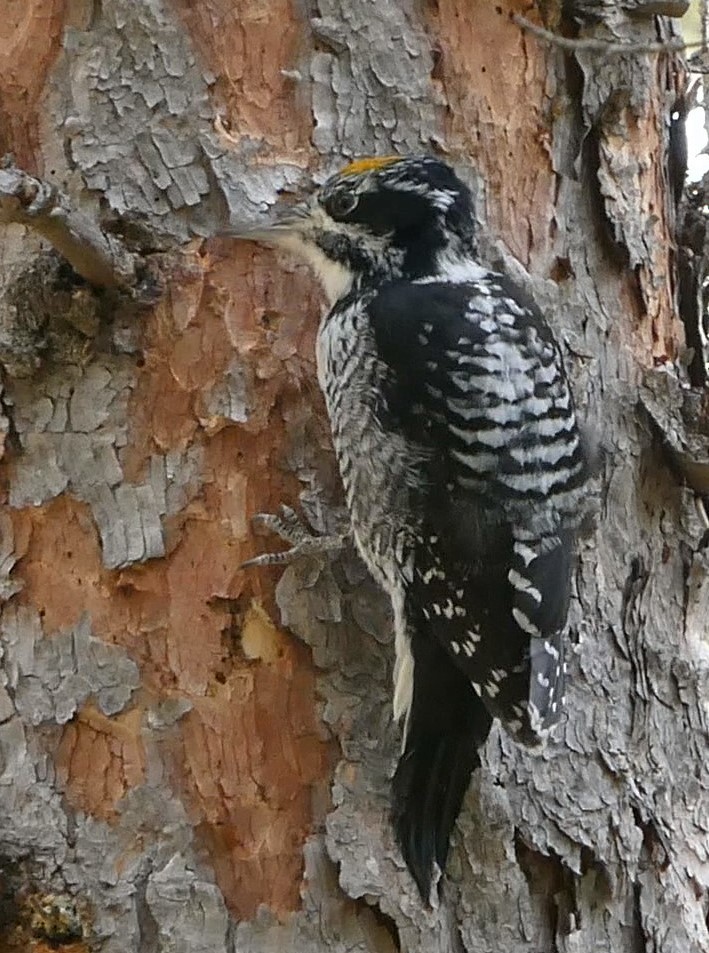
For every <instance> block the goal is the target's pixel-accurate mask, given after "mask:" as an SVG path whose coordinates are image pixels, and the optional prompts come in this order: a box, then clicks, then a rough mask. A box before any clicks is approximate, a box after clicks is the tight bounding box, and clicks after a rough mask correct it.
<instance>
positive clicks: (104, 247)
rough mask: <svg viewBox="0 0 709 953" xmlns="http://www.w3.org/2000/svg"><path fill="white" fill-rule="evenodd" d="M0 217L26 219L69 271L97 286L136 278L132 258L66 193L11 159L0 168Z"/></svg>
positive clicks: (23, 221) (126, 284) (118, 284)
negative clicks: (73, 202)
mask: <svg viewBox="0 0 709 953" xmlns="http://www.w3.org/2000/svg"><path fill="white" fill-rule="evenodd" d="M0 222H17V223H19V224H21V225H27V226H28V227H29V228H33V229H35V230H36V231H38V232H39V233H40V235H43V236H44V238H46V239H47V240H48V241H50V242H51V243H52V245H54V247H55V248H56V249H57V251H58V252H59V253H60V254H61V255H63V256H64V258H66V260H67V261H68V262H69V264H70V265H71V266H72V268H73V269H74V271H75V272H76V273H77V274H79V275H81V277H82V278H84V279H86V281H88V282H89V283H90V284H92V285H96V286H98V287H100V288H124V289H128V288H131V287H132V286H134V285H135V284H136V281H137V276H136V264H137V258H136V257H135V256H134V255H132V254H131V253H130V252H129V251H127V250H126V249H125V248H124V247H123V245H122V244H121V243H120V241H119V240H118V239H117V238H114V237H113V236H112V235H106V234H104V232H102V231H101V229H100V228H99V226H98V225H97V224H96V222H94V221H93V220H92V219H91V218H89V217H88V216H87V215H84V214H83V212H79V211H77V210H76V209H72V208H70V205H69V200H68V198H67V196H66V195H64V194H63V193H62V192H60V191H59V190H58V189H56V188H55V187H54V186H53V185H49V184H48V183H47V182H42V180H41V179H36V178H34V177H33V176H31V175H28V174H27V173H26V172H23V171H22V170H21V169H18V168H16V167H15V166H13V165H11V164H6V165H5V166H4V167H3V168H0Z"/></svg>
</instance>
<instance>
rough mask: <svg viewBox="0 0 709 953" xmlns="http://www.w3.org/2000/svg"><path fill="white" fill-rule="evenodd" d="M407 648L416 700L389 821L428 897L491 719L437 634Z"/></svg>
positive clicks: (399, 766)
mask: <svg viewBox="0 0 709 953" xmlns="http://www.w3.org/2000/svg"><path fill="white" fill-rule="evenodd" d="M412 651H413V655H414V686H413V700H412V704H411V712H410V714H409V720H408V733H407V737H406V744H405V747H404V752H403V754H402V756H401V758H400V759H399V764H398V766H397V769H396V773H395V774H394V780H393V785H392V793H393V798H392V805H393V806H392V823H393V826H394V831H395V833H396V839H397V842H398V844H399V847H400V849H401V853H402V855H403V857H404V860H405V861H406V865H407V866H408V868H409V870H410V871H411V874H412V876H413V878H414V880H415V881H416V884H417V886H418V888H419V891H420V893H421V897H422V898H423V900H424V902H428V901H429V899H430V892H431V880H432V876H433V864H434V862H436V863H437V864H438V867H439V868H440V870H441V871H443V870H444V869H445V864H446V858H447V856H448V847H449V841H450V835H451V831H452V829H453V825H454V823H455V820H456V818H457V816H458V814H459V812H460V807H461V804H462V802H463V797H464V796H465V792H466V790H467V788H468V783H469V781H470V775H471V773H472V772H473V770H474V769H475V768H476V767H477V766H478V765H479V764H480V760H479V757H478V748H479V746H480V745H481V744H482V743H483V742H484V741H485V739H486V737H487V735H488V732H489V730H490V724H491V721H492V719H491V717H490V715H489V714H488V712H487V710H486V709H485V708H484V706H483V704H482V702H481V701H480V700H479V699H478V697H477V695H476V694H475V692H474V691H473V689H472V688H471V686H470V683H469V682H468V680H467V679H466V678H465V676H464V675H462V674H461V673H460V672H459V671H458V669H457V668H456V666H455V665H454V664H453V662H452V661H451V660H450V658H449V657H448V655H447V654H446V653H445V651H444V650H443V649H442V648H441V647H440V645H439V644H438V643H437V642H436V641H435V640H434V639H431V638H430V636H428V638H426V637H416V636H414V640H413V643H412Z"/></svg>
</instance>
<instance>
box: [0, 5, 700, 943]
mask: <svg viewBox="0 0 709 953" xmlns="http://www.w3.org/2000/svg"><path fill="white" fill-rule="evenodd" d="M6 6H7V8H8V9H7V10H6V12H5V17H4V22H3V24H2V25H1V26H0V66H1V68H0V120H1V122H0V143H1V144H2V148H3V149H4V150H5V151H11V152H12V153H13V154H14V162H15V167H16V168H18V169H20V170H22V171H24V172H27V173H29V174H30V175H31V176H33V177H36V179H37V180H39V181H40V184H41V182H45V183H49V184H53V185H56V186H57V187H58V188H59V189H60V191H61V193H62V196H63V198H62V199H61V201H62V202H64V203H65V204H68V206H69V207H70V209H71V212H70V213H67V214H68V218H67V219H66V221H67V222H69V225H67V227H66V228H65V227H64V225H62V224H61V223H62V221H64V219H61V216H60V219H59V226H57V222H56V216H55V217H54V218H52V216H51V215H49V214H45V215H44V218H43V219H42V215H43V214H44V213H41V212H40V219H42V221H43V222H44V227H43V228H40V227H39V226H37V227H36V228H33V227H31V226H32V224H33V221H30V219H31V216H32V215H35V214H36V208H35V209H33V208H30V207H28V202H29V201H30V199H31V198H32V197H33V196H35V195H36V194H39V193H38V189H39V191H40V192H41V189H40V188H39V186H38V185H37V183H36V181H35V180H34V179H33V180H31V181H30V180H28V179H26V178H20V179H18V180H16V181H18V182H20V185H19V186H18V189H19V191H16V192H15V193H13V195H12V197H11V201H10V200H8V201H9V205H8V206H7V207H6V210H5V219H6V221H10V220H13V222H14V223H12V224H7V225H6V226H5V228H4V241H3V252H2V258H1V259H0V261H1V265H2V268H1V272H0V278H1V285H2V295H3V306H2V311H1V313H0V357H1V358H2V362H3V366H4V369H5V375H4V397H3V404H2V409H3V416H2V425H3V433H4V452H5V455H4V461H3V464H2V467H3V486H4V489H5V494H6V507H5V508H4V511H3V513H2V515H1V517H0V518H1V519H2V526H1V529H2V537H1V538H2V545H1V548H2V552H1V556H0V594H2V597H3V599H4V604H3V607H2V618H1V621H0V625H1V628H0V659H1V664H2V669H1V670H0V949H2V950H8V951H11V950H23V951H24V950H27V949H34V950H36V951H42V953H44V951H48V950H50V949H56V948H57V945H58V944H59V945H61V944H63V945H65V948H66V949H67V950H72V951H75V953H79V951H88V950H94V951H101V953H133V951H136V953H168V951H169V953H182V951H190V953H198V951H205V953H206V951H209V953H266V951H275V950H279V951H280V950H292V951H303V953H305V951H307V953H324V951H336V953H345V951H347V953H353V951H359V953H365V951H366V953H375V951H376V953H392V951H395V950H404V951H408V953H419V951H420V953H431V951H456V953H460V951H463V950H465V951H470V953H485V951H491V953H500V951H502V950H504V951H505V953H517V951H520V953H521V951H530V953H531V951H533V953H552V951H555V953H577V951H578V953H587V951H591V950H604V951H607V950H610V951H614V953H620V951H628V953H640V951H656V953H660V951H661V953H673V951H677V953H695V951H709V932H708V928H707V911H708V909H709V773H708V768H707V765H708V764H709V759H708V758H707V718H708V709H707V701H706V699H707V697H708V696H707V691H708V689H709V685H708V682H709V678H708V677H707V673H708V672H709V645H708V639H707V622H706V618H707V613H708V612H709V582H707V578H708V577H707V568H709V558H708V556H707V553H708V552H709V550H707V548H706V546H707V539H708V538H709V537H708V535H707V520H706V515H705V513H704V509H703V505H702V493H706V492H707V489H708V487H709V481H708V480H707V455H706V448H705V442H706V441H705V440H704V441H702V440H701V439H700V437H699V436H698V435H697V433H695V432H694V431H701V429H702V428H704V432H706V429H707V413H706V406H707V405H706V401H705V400H704V391H703V390H702V389H701V386H700V385H703V378H702V379H701V380H699V379H695V380H694V381H693V382H692V383H694V384H695V385H696V386H695V388H694V389H687V388H685V389H682V388H681V386H680V385H681V384H682V385H683V384H685V383H686V382H685V372H684V370H683V367H684V366H685V365H686V363H687V361H686V355H685V353H684V351H683V346H684V340H685V331H684V328H683V325H682V323H681V322H680V320H679V318H678V305H677V280H676V275H677V267H676V260H675V258H676V256H675V248H676V245H675V238H674V234H675V223H674V206H673V194H672V193H673V187H674V185H675V184H676V182H677V176H678V173H677V171H676V163H675V162H674V160H673V158H672V157H673V156H674V155H675V153H676V150H675V151H673V150H672V149H671V148H670V146H671V139H672V142H675V141H676V137H674V138H673V137H672V136H671V135H670V133H671V131H672V124H671V121H670V116H671V113H672V111H673V110H674V109H676V108H678V107H677V105H676V103H677V101H678V97H680V96H681V93H682V91H683V86H684V72H683V67H682V64H681V60H680V59H679V58H678V56H677V54H675V53H673V52H670V51H665V52H661V53H657V52H643V51H635V52H629V53H625V54H624V55H622V56H620V55H615V54H613V55H606V56H604V55H600V54H599V53H598V52H594V51H592V50H590V49H588V48H582V47H578V48H576V49H573V50H563V49H561V48H560V47H559V46H556V45H554V44H552V43H549V42H548V41H546V40H545V39H543V38H541V37H539V36H537V35H533V34H530V33H529V32H527V31H525V30H524V29H523V28H522V27H521V26H520V25H519V23H517V22H515V21H514V20H513V19H512V14H514V13H517V14H521V13H524V12H525V11H526V10H527V7H526V6H525V5H523V4H521V3H519V2H514V0H500V3H499V4H492V3H489V2H487V0H431V2H422V0H388V2H375V0H342V2H337V0H318V3H316V4H310V5H309V6H308V7H307V9H306V5H303V4H291V3H288V2H286V0H277V2H270V3H265V2H261V0H205V2H203V3H199V4H197V3H190V2H189V0H104V2H103V3H92V2H91V0H67V2H62V0H52V2H48V0H10V2H9V3H8V4H7V5H6ZM539 6H540V8H541V10H542V11H543V15H542V14H540V13H538V12H537V13H535V12H534V11H527V12H528V15H529V16H530V17H531V18H532V19H534V22H535V23H537V24H540V25H541V24H542V23H544V25H545V26H546V28H547V29H549V30H550V31H552V32H555V33H559V34H562V35H564V36H575V35H577V34H578V35H579V36H582V37H585V38H587V39H607V40H610V41H613V42H631V41H632V42H634V43H636V44H637V43H640V44H647V43H650V44H652V43H656V42H657V40H658V37H659V38H660V39H662V38H665V39H667V38H668V37H671V35H672V31H671V26H670V23H669V21H667V20H665V19H662V17H660V16H658V14H662V13H669V14H677V13H679V12H681V8H682V6H683V4H682V3H681V2H677V3H674V4H672V3H669V2H668V3H658V2H654V3H639V2H637V0H636V2H632V3H630V2H629V3H627V4H625V5H623V4H616V3H612V4H611V3H603V2H600V0H594V2H593V3H591V2H589V0H585V2H583V3H579V4H578V5H577V6H576V8H575V9H576V18H574V15H573V10H572V9H571V7H572V5H564V11H565V16H564V17H562V15H561V10H560V7H561V5H560V4H557V3H554V2H551V3H544V4H540V5H539ZM631 14H632V16H631ZM431 149H433V150H435V151H437V152H439V153H441V154H443V155H444V156H446V157H447V158H448V159H449V160H450V161H451V162H453V163H454V164H455V165H456V167H457V168H458V170H459V171H460V173H461V175H462V176H463V177H465V178H466V179H467V180H468V181H469V182H470V183H471V185H472V186H473V187H474V191H475V195H476V202H477V209H478V217H479V219H480V222H481V249H482V251H481V254H483V255H484V256H485V257H486V258H487V259H488V260H494V259H496V258H498V257H500V256H501V255H503V252H502V247H505V248H506V249H507V250H508V251H509V252H511V254H512V255H513V256H514V257H515V258H516V259H518V260H519V262H521V264H522V265H523V266H524V268H525V269H526V270H527V271H528V272H529V273H530V274H531V276H532V277H531V278H525V277H524V274H523V273H521V276H522V278H523V280H525V281H526V283H527V285H528V286H529V288H531V289H532V290H533V292H534V293H535V295H536V297H537V299H538V300H539V302H540V304H541V305H542V306H543V307H544V308H545V310H546V311H547V312H548V313H549V315H550V323H551V324H552V325H553V327H554V328H555V330H556V333H557V336H558V339H559V341H560V343H561V345H562V349H563V350H564V353H565V360H566V364H567V368H568V370H569V373H570V375H571V378H572V383H573V386H574V392H575V395H576V399H577V403H578V405H579V410H580V414H581V416H582V417H583V418H584V419H585V420H586V421H587V428H588V430H589V433H590V434H591V438H590V439H591V441H592V442H593V441H595V443H596V444H597V445H598V452H597V457H598V465H597V476H596V478H595V484H594V494H595V496H596V497H597V505H596V509H597V517H596V520H595V525H594V526H593V527H592V528H591V529H590V531H589V535H588V536H587V538H586V539H585V540H584V541H583V542H582V545H581V549H580V553H579V565H578V575H577V597H576V599H575V601H574V605H573V607H572V615H571V635H570V638H571V640H572V641H573V642H574V645H575V652H574V653H572V656H571V673H572V679H573V681H572V687H571V690H570V692H569V699H568V719H567V721H566V722H565V724H564V726H563V729H562V731H561V732H560V736H559V739H558V740H557V742H556V743H553V744H550V745H548V746H547V747H546V749H545V750H544V752H543V753H542V754H536V755H535V754H533V753H530V752H528V751H526V750H522V749H520V748H517V747H516V746H515V745H514V744H513V743H512V742H511V741H510V740H509V739H508V738H507V737H506V736H505V735H504V734H503V733H502V732H501V731H500V730H498V729H497V728H493V733H492V736H491V738H490V740H489V742H488V744H487V746H486V748H485V751H484V759H483V767H482V768H481V769H480V770H479V771H477V772H476V773H475V775H474V777H473V781H472V784H471V788H470V791H469V793H468V796H467V799H466V803H465V807H464V810H463V812H462V815H461V818H460V821H459V824H458V827H457V833H456V836H455V838H454V845H453V849H452V851H451V855H450V859H449V863H448V871H447V876H446V879H445V885H444V890H443V899H442V901H441V904H440V905H439V907H438V908H436V909H434V910H429V909H426V908H424V907H423V906H422V904H421V902H420V899H419V898H418V895H417V893H416V889H415V887H414V884H413V882H412V880H411V878H410V876H409V874H408V872H407V871H406V869H405V868H404V865H403V862H402V860H401V857H400V855H399V853H398V851H397V849H396V848H395V845H394V843H393V838H392V833H391V830H390V827H389V822H388V797H389V780H390V777H391V773H392V768H393V763H394V759H395V757H396V752H397V750H398V745H399V733H398V729H397V728H396V727H395V726H393V725H392V724H391V665H392V656H393V645H392V639H391V631H390V619H389V611H388V606H387V604H386V600H385V599H384V597H383V596H382V595H381V594H379V593H378V592H377V591H376V589H375V587H374V585H373V583H372V582H371V581H370V580H369V579H368V578H367V576H366V574H365V571H364V570H363V568H362V566H361V564H360V563H359V562H358V561H357V559H356V558H355V556H354V555H353V554H352V553H345V555H344V556H343V557H342V558H341V559H337V560H326V559H322V560H321V559H309V560H301V561H300V562H297V563H294V564H293V565H292V566H290V567H289V568H287V569H286V571H285V572H284V573H283V574H282V575H281V574H280V572H279V571H277V570H274V569H250V570H242V569H240V568H239V566H240V563H241V562H242V561H243V560H244V559H247V558H249V557H250V556H252V555H254V554H255V553H257V552H259V551H262V550H264V549H268V548H269V547H270V546H271V545H272V542H273V541H272V540H269V539H267V538H255V537H254V534H253V533H252V530H251V524H250V517H251V515H252V514H254V513H256V512H259V511H274V510H276V509H277V507H278V505H279V504H280V503H282V502H287V503H291V504H295V505H297V506H299V507H300V509H301V510H302V512H304V513H305V514H306V516H307V517H308V519H309V521H310V522H311V523H312V525H313V526H314V528H315V529H317V530H319V531H323V530H326V529H328V528H329V527H331V525H332V522H333V520H334V519H335V518H336V517H337V515H338V505H339V502H340V497H339V484H338V481H337V478H336V475H335V468H334V465H333V459H332V453H331V449H330V446H329V436H328V430H327V422H326V420H325V418H324V410H323V404H322V400H321V397H320V394H319V392H318V389H317V385H316V383H315V372H314V336H315V330H316V326H317V321H318V314H319V310H320V307H321V303H320V301H319V296H318V293H317V290H316V288H315V284H314V281H313V279H312V278H311V277H310V276H309V275H308V274H307V273H306V272H305V271H304V270H302V269H301V268H299V267H297V268H296V267H295V266H294V265H292V264H289V263H287V262H283V261H282V260H279V259H277V258H276V256H275V255H274V254H273V253H271V252H268V251H265V250H263V251H262V250H254V249H253V248H251V247H242V246H241V245H239V244H237V243H235V242H233V241H229V240H226V239H214V238H211V239H210V238H209V236H210V235H214V234H215V233H216V232H217V231H218V230H219V228H220V227H223V226H224V225H225V224H226V223H227V222H228V221H229V219H232V220H234V219H239V220H244V219H254V218H257V217H258V215H259V214H261V213H262V212H263V211H264V210H265V208H266V207H267V205H268V204H270V203H271V202H272V201H273V200H274V199H275V197H276V193H277V192H278V191H279V190H285V191H297V190H298V189H300V188H305V187H311V186H312V182H313V180H315V181H316V182H318V181H321V180H322V177H323V176H324V175H325V174H328V173H330V172H332V171H334V170H335V169H337V168H338V167H339V166H340V165H342V164H343V163H344V162H345V161H346V160H347V159H349V158H350V157H351V156H353V155H362V154H378V155H384V154H388V153H393V152H396V153H400V152H421V151H426V150H431ZM15 167H13V168H15ZM13 174H14V173H13ZM9 175H10V172H8V176H9ZM3 181H9V179H5V180H0V192H1V191H2V182H3ZM28 182H29V183H30V184H29V185H28ZM32 182H35V184H34V185H33V184H32ZM28 189H29V191H30V192H31V195H29V198H28ZM23 190H24V191H23ZM48 201H50V203H51V202H55V201H58V199H57V198H56V196H54V198H52V199H49V200H48ZM18 202H19V204H20V205H21V206H22V209H23V210H22V212H21V213H19V212H18V211H17V203H18ZM13 203H15V204H13ZM23 203H24V204H23ZM10 205H11V206H12V208H13V209H14V211H12V210H11V211H7V208H9V206H10ZM2 207H3V206H2V205H1V204H0V209H1V208H2ZM51 207H53V206H51ZM1 214H2V211H0V215H1ZM81 216H83V218H81ZM28 222H29V225H28ZM77 222H78V223H79V224H78V225H77ZM82 223H83V224H82ZM87 223H89V225H91V228H94V225H95V224H98V223H100V224H101V230H100V231H101V235H100V236H99V238H97V239H96V241H97V245H96V248H98V246H99V244H101V242H103V244H102V245H101V249H102V250H101V249H99V251H100V253H101V254H102V255H104V257H103V258H102V259H101V262H102V263H103V265H105V264H106V262H107V261H108V265H107V268H108V277H107V278H106V280H103V279H102V280H99V281H96V280H94V279H95V275H96V274H97V272H96V270H95V268H94V269H92V267H90V264H91V262H94V263H95V255H94V252H95V251H96V249H94V250H93V252H91V251H90V250H89V252H87V253H86V254H84V244H85V236H86V235H87V234H89V232H91V228H89V227H88V226H87ZM92 223H93V224H92ZM50 226H51V227H50ZM69 226H71V227H69ZM57 227H59V228H60V230H61V229H62V228H64V232H65V237H66V235H67V234H69V232H71V235H72V236H73V238H74V239H76V240H75V241H74V242H73V244H72V246H71V247H72V248H73V250H74V251H73V253H72V252H70V251H68V250H67V249H68V245H67V242H64V243H62V241H60V240H57V239H56V234H57ZM52 229H53V230H52ZM94 230H95V231H97V232H98V231H99V230H98V229H94ZM77 235H78V236H79V237H78V238H76V236H77ZM41 236H45V238H42V237H41ZM47 236H48V237H49V238H50V239H51V240H52V241H53V242H55V244H56V245H57V248H58V249H59V251H60V252H61V254H59V252H58V251H56V250H52V249H51V248H50V246H49V245H48V244H47V242H46V240H45V239H46V237H47ZM94 237H95V236H94ZM86 241H87V242H88V243H89V244H90V242H91V241H93V239H90V240H89V239H86ZM496 242H501V243H502V246H500V245H499V244H496ZM87 247H88V246H87ZM119 247H120V249H121V250H122V251H121V253H120V254H121V256H122V257H121V261H122V262H124V263H125V262H129V265H127V266H126V269H127V270H126V269H122V268H121V269H118V268H116V270H115V271H116V275H117V276H118V277H117V278H116V281H115V282H113V280H112V277H111V275H112V272H111V269H112V267H113V265H112V264H111V263H112V262H113V261H114V259H113V256H114V253H115V254H118V252H117V251H116V249H118V248H119ZM62 256H66V257H68V259H69V261H70V262H71V265H72V266H73V268H72V267H70V266H69V265H68V264H67V263H66V262H65V261H64V260H63V257H62ZM92 256H93V257H92ZM503 257H504V256H503ZM88 259H90V260H91V261H90V262H88V263H87V260H88ZM130 263H132V264H130ZM134 266H135V267H134ZM119 272H120V274H119ZM101 274H102V275H105V274H106V271H105V270H104V271H101ZM81 276H83V278H82V277H81ZM86 278H89V279H90V282H89V281H86V280H84V279H86ZM685 312H686V313H687V314H688V315H689V317H688V320H690V321H691V320H694V321H695V322H696V319H697V315H696V312H695V311H694V312H693V311H692V308H691V307H688V308H687V309H685ZM693 331H696V327H695V328H694V329H693ZM695 336H696V335H695ZM695 358H696V354H695ZM699 364H700V365H702V366H703V364H702V362H701V361H700V362H699ZM692 366H693V367H696V366H698V365H697V362H696V360H695V362H694V364H693V365H692ZM688 408H689V409H688ZM692 408H694V417H693V418H692V417H691V414H690V413H689V411H691V410H692ZM697 447H699V449H698V450H697ZM702 453H703V454H704V456H702ZM279 576H280V578H279ZM3 944H4V946H3Z"/></svg>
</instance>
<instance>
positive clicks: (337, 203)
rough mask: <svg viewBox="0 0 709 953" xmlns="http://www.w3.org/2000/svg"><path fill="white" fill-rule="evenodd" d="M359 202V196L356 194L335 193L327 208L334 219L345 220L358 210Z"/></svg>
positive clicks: (328, 201) (326, 205) (326, 204)
mask: <svg viewBox="0 0 709 953" xmlns="http://www.w3.org/2000/svg"><path fill="white" fill-rule="evenodd" d="M358 202H359V196H358V195H355V193H354V192H344V191H343V192H334V193H333V194H332V195H331V196H330V198H329V199H328V200H327V202H326V203H325V208H326V210H327V213H328V215H330V216H331V217H332V218H334V219H338V218H344V217H345V216H346V215H349V214H350V212H353V211H354V210H355V209H356V208H357V203H358Z"/></svg>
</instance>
